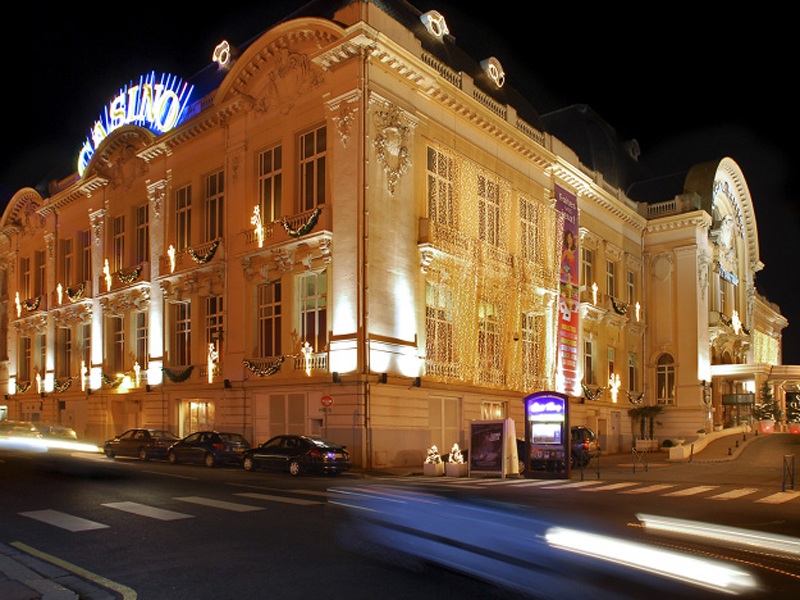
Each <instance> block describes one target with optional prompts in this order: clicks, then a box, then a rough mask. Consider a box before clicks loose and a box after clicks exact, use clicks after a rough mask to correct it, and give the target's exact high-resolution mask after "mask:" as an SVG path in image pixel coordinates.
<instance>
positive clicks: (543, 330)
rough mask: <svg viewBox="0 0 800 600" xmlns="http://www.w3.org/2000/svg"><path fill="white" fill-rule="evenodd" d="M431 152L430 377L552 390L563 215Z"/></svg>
mask: <svg viewBox="0 0 800 600" xmlns="http://www.w3.org/2000/svg"><path fill="white" fill-rule="evenodd" d="M428 158H429V162H428V165H429V168H428V181H429V184H428V190H427V195H428V219H429V235H428V240H429V245H428V248H426V249H424V251H423V256H422V259H423V269H424V271H425V283H426V320H425V328H426V340H427V342H426V348H425V350H424V352H425V372H426V374H427V375H428V376H430V377H435V378H438V379H442V380H445V381H472V382H476V383H480V384H481V385H483V386H487V387H495V388H505V389H515V390H528V389H553V387H552V386H554V385H555V380H554V374H555V365H554V358H553V357H554V356H555V348H554V346H553V345H554V343H555V342H554V340H553V339H552V336H549V335H548V332H550V331H554V330H555V327H556V319H557V316H558V310H557V306H555V305H554V300H553V299H554V298H557V297H558V289H559V285H558V281H559V274H560V271H559V265H560V259H561V253H560V251H561V245H562V231H563V215H561V214H560V213H559V212H558V211H557V210H555V208H554V207H552V206H551V205H550V204H548V203H547V202H545V201H541V200H539V199H536V198H533V197H531V196H528V195H526V194H523V193H521V192H520V191H519V190H517V189H515V188H514V187H513V186H512V184H511V183H510V182H508V181H506V180H504V179H502V178H501V177H499V176H497V175H496V174H494V173H492V172H490V171H487V170H486V169H484V168H483V167H481V166H480V165H479V164H477V163H475V162H473V161H471V160H469V159H468V158H466V157H464V156H461V155H459V154H457V153H455V152H453V151H452V150H450V149H448V148H446V147H444V146H438V145H431V146H430V148H429V157H428ZM521 324H522V325H524V327H523V326H522V325H521ZM512 340H513V341H512Z"/></svg>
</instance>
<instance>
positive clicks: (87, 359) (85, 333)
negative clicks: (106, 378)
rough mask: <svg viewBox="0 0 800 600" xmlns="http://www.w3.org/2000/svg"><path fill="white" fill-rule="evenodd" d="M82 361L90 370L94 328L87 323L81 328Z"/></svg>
mask: <svg viewBox="0 0 800 600" xmlns="http://www.w3.org/2000/svg"><path fill="white" fill-rule="evenodd" d="M81 360H82V361H83V365H84V366H85V367H86V369H87V370H88V369H89V368H91V366H92V326H91V324H89V323H86V324H84V325H82V326H81Z"/></svg>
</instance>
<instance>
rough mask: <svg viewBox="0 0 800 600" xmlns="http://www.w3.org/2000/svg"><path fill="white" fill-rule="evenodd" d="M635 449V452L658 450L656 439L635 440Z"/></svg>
mask: <svg viewBox="0 0 800 600" xmlns="http://www.w3.org/2000/svg"><path fill="white" fill-rule="evenodd" d="M636 450H637V452H642V451H643V450H648V451H654V450H658V440H650V439H645V440H641V439H640V440H636Z"/></svg>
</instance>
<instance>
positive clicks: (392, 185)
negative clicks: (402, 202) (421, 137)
mask: <svg viewBox="0 0 800 600" xmlns="http://www.w3.org/2000/svg"><path fill="white" fill-rule="evenodd" d="M371 103H372V104H380V106H379V107H378V108H376V109H375V110H374V112H373V114H372V122H373V124H374V126H375V136H374V141H373V145H374V147H375V154H376V156H377V159H378V162H379V163H380V164H381V166H382V167H383V170H384V173H385V174H386V186H387V189H388V191H389V194H390V195H392V196H393V195H394V192H395V190H396V188H397V184H398V183H399V182H400V178H401V177H402V175H403V174H404V173H405V172H406V171H408V169H409V167H410V166H411V156H410V150H409V148H410V146H411V136H412V133H413V128H414V127H415V126H416V121H414V120H413V119H411V118H410V117H409V115H408V114H407V113H406V112H405V111H403V110H401V109H399V108H398V107H397V106H395V105H393V104H391V103H389V102H386V101H385V100H382V99H376V98H374V97H373V98H372V99H371Z"/></svg>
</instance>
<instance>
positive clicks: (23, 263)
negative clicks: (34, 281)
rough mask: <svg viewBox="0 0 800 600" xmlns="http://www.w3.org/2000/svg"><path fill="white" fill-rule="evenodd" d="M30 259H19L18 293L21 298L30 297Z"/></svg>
mask: <svg viewBox="0 0 800 600" xmlns="http://www.w3.org/2000/svg"><path fill="white" fill-rule="evenodd" d="M31 291H32V288H31V259H30V258H20V259H19V292H20V293H19V295H20V298H22V299H23V300H27V299H28V298H30V297H31Z"/></svg>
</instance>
